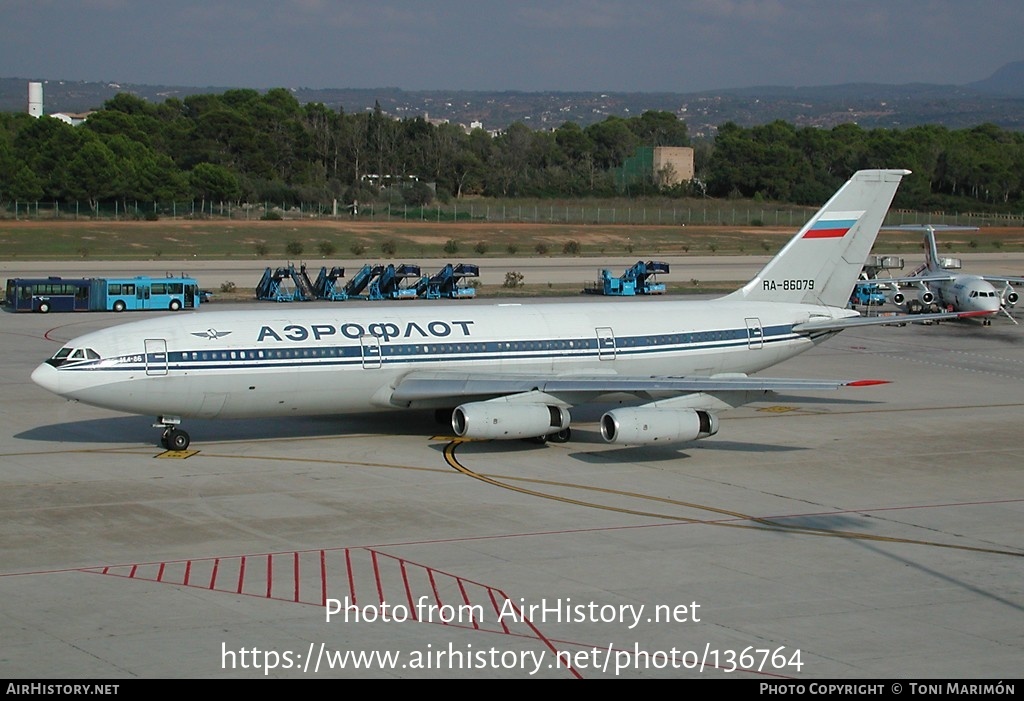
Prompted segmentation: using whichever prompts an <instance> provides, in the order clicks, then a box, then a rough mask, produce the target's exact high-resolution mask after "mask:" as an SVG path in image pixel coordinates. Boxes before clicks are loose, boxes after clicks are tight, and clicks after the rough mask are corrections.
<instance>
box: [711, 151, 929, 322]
mask: <svg viewBox="0 0 1024 701" xmlns="http://www.w3.org/2000/svg"><path fill="white" fill-rule="evenodd" d="M909 174H910V171H909V170H860V171H857V172H856V173H854V174H853V177H851V178H850V179H849V180H847V181H846V184H845V185H843V186H842V187H841V188H839V190H837V191H836V194H834V195H832V198H831V199H829V201H828V202H826V203H825V205H824V206H823V207H822V208H821V209H820V210H818V213H817V214H815V215H814V216H813V217H811V220H810V221H808V222H807V223H806V224H804V227H803V228H802V229H800V231H799V232H798V233H797V235H796V236H794V237H793V238H792V239H790V241H789V243H787V244H786V245H785V246H784V247H783V248H782V250H781V251H779V253H778V254H777V255H776V256H775V257H774V258H772V259H771V260H770V261H768V264H767V265H766V266H765V267H764V269H762V270H761V272H760V273H758V274H757V276H756V277H754V279H753V280H751V281H750V282H748V283H747V284H746V285H744V286H743V287H742V288H740V289H738V290H736V291H735V292H733V293H732V294H730V295H727V296H726V299H744V300H751V301H765V302H798V303H804V304H823V305H826V306H830V307H845V306H846V304H847V302H849V300H850V294H851V293H852V292H853V286H854V285H855V284H856V283H857V279H858V277H859V276H860V273H861V270H862V269H863V268H864V262H865V261H866V260H867V257H868V254H870V253H871V247H872V246H873V245H874V243H875V237H876V236H877V235H878V230H879V228H880V227H881V226H882V223H883V222H884V221H885V215H886V213H887V212H888V211H889V205H890V204H892V198H893V197H895V196H896V188H897V187H898V186H899V184H900V180H901V179H902V178H903V176H904V175H909Z"/></svg>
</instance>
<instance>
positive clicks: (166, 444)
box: [153, 416, 192, 450]
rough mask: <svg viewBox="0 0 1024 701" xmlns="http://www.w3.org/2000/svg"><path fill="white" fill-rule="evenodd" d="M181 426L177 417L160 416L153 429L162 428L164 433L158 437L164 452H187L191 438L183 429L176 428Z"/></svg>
mask: <svg viewBox="0 0 1024 701" xmlns="http://www.w3.org/2000/svg"><path fill="white" fill-rule="evenodd" d="M179 425H181V418H180V417H178V416H160V417H158V418H157V423H155V424H153V428H162V429H163V430H164V432H163V433H162V434H161V435H160V445H161V446H162V447H163V448H164V449H166V450H187V449H188V444H189V443H190V442H191V441H192V438H191V437H190V436H189V435H188V432H187V431H185V430H184V429H180V428H178V426H179Z"/></svg>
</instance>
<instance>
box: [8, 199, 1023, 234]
mask: <svg viewBox="0 0 1024 701" xmlns="http://www.w3.org/2000/svg"><path fill="white" fill-rule="evenodd" d="M816 209H817V208H815V207H797V206H790V207H779V208H769V207H765V206H764V205H763V204H758V203H749V204H743V203H736V202H732V201H722V202H718V201H713V202H710V203H708V204H701V205H694V206H689V205H683V206H659V205H652V206H648V205H644V204H642V203H638V204H637V205H635V206H634V205H620V204H618V203H616V204H614V205H604V206H602V205H599V204H550V203H545V202H534V201H530V202H516V201H499V202H494V203H491V202H479V201H474V202H469V203H448V204H439V205H431V206H427V207H414V206H410V205H393V204H388V203H383V204H382V203H373V204H366V205H363V204H359V205H358V206H356V207H353V206H352V205H351V204H350V205H347V206H340V205H339V204H338V203H331V204H329V205H323V204H317V203H313V204H302V205H297V206H285V205H274V204H272V203H269V202H268V203H262V204H255V205H254V204H237V203H226V202H221V203H210V202H171V203H156V202H151V203H130V204H129V205H127V206H126V205H125V204H124V203H121V202H117V203H112V204H104V205H102V206H101V207H99V208H98V209H91V208H89V207H88V206H87V205H86V204H85V203H80V202H71V203H61V202H30V203H25V202H7V203H3V204H0V219H17V220H27V221H57V220H59V221H82V220H84V221H146V220H153V221H157V220H161V219H170V220H178V219H186V220H188V219H191V220H208V221H216V220H231V221H260V220H288V221H297V220H317V219H323V220H329V221H343V220H348V221H369V222H425V223H437V224H452V225H457V224H459V223H495V224H517V223H519V224H552V225H556V224H570V225H612V226H614V225H643V226H742V227H748V226H766V227H786V228H791V229H797V228H799V227H800V226H802V225H803V224H804V223H805V222H806V221H807V218H808V217H809V216H810V215H811V214H813V213H814V212H815V211H816ZM885 224H886V225H887V226H898V225H909V224H931V225H943V226H976V227H986V226H990V227H991V226H999V227H1024V213H1010V214H1002V213H998V214H997V213H972V212H963V213H947V212H918V211H910V210H891V211H890V212H889V213H888V215H887V216H886V221H885Z"/></svg>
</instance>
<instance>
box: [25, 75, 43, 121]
mask: <svg viewBox="0 0 1024 701" xmlns="http://www.w3.org/2000/svg"><path fill="white" fill-rule="evenodd" d="M28 113H29V114H30V115H32V116H33V117H42V116H43V84H42V83H29V84H28Z"/></svg>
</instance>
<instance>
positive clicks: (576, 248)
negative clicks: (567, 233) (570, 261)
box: [562, 239, 580, 256]
mask: <svg viewBox="0 0 1024 701" xmlns="http://www.w3.org/2000/svg"><path fill="white" fill-rule="evenodd" d="M562 253H564V254H565V255H568V256H578V255H579V254H580V242H579V241H576V240H575V239H570V240H569V241H566V242H565V245H564V246H562Z"/></svg>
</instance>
